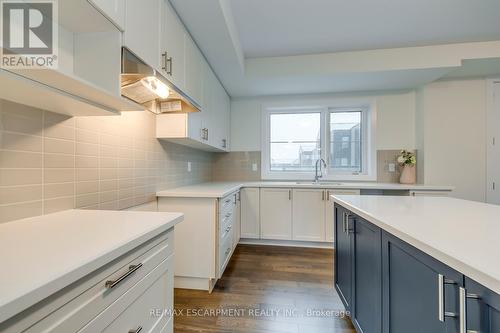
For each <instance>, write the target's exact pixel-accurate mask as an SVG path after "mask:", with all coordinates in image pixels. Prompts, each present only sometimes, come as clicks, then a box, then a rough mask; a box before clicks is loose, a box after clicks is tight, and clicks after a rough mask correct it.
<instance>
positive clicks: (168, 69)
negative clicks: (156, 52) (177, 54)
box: [165, 57, 174, 75]
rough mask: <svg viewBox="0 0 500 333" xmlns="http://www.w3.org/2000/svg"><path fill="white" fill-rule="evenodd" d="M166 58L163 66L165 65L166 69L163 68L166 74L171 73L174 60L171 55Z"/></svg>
mask: <svg viewBox="0 0 500 333" xmlns="http://www.w3.org/2000/svg"><path fill="white" fill-rule="evenodd" d="M166 59H167V60H166V64H165V66H166V67H167V69H165V71H166V72H167V74H168V75H172V73H173V68H174V61H173V59H172V57H167V58H166ZM169 65H170V66H169Z"/></svg>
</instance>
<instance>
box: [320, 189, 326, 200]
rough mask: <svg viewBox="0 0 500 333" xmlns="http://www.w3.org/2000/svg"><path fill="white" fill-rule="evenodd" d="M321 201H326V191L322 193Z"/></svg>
mask: <svg viewBox="0 0 500 333" xmlns="http://www.w3.org/2000/svg"><path fill="white" fill-rule="evenodd" d="M321 201H325V191H322V192H321Z"/></svg>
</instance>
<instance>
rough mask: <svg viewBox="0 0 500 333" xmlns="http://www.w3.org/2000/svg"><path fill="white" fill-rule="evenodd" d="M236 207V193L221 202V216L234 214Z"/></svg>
mask: <svg viewBox="0 0 500 333" xmlns="http://www.w3.org/2000/svg"><path fill="white" fill-rule="evenodd" d="M235 206H236V193H231V194H230V195H228V196H225V197H224V198H222V199H220V201H219V216H220V217H223V216H225V215H226V214H227V213H233V210H234V207H235Z"/></svg>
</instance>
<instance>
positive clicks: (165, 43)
mask: <svg viewBox="0 0 500 333" xmlns="http://www.w3.org/2000/svg"><path fill="white" fill-rule="evenodd" d="M160 1H161V3H162V10H161V13H162V20H161V36H160V44H159V45H160V52H159V54H158V56H160V57H161V66H160V68H159V70H161V71H162V73H163V74H164V75H165V76H166V77H167V78H168V79H169V80H170V81H171V82H172V83H173V84H175V85H176V86H177V87H178V88H180V89H182V90H184V89H185V84H186V81H185V80H186V50H185V39H186V34H187V32H186V30H185V28H184V25H183V24H182V22H181V20H180V19H179V17H178V16H177V14H176V13H175V11H174V9H173V8H172V5H170V2H169V1H168V0H160Z"/></svg>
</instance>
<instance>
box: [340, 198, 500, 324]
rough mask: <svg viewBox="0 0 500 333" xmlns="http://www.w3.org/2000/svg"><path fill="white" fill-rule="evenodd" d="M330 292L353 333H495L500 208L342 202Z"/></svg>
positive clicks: (499, 319) (432, 201)
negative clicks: (340, 303)
mask: <svg viewBox="0 0 500 333" xmlns="http://www.w3.org/2000/svg"><path fill="white" fill-rule="evenodd" d="M331 199H332V200H333V202H334V203H335V212H334V215H335V227H334V232H335V235H336V239H337V242H336V251H335V288H336V289H337V291H338V293H339V295H340V297H341V299H342V301H343V303H344V305H345V307H346V309H347V310H348V311H349V312H350V315H351V320H352V322H353V324H354V326H355V327H356V329H357V330H358V331H360V332H361V331H363V332H409V333H411V332H460V333H462V332H464V333H465V332H466V331H469V332H470V331H476V332H483V333H493V332H500V295H499V294H500V247H499V246H498V240H499V239H500V219H499V216H500V207H499V206H494V205H488V204H483V203H478V202H472V201H465V200H459V199H453V198H446V197H395V196H342V195H334V196H332V197H331Z"/></svg>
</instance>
